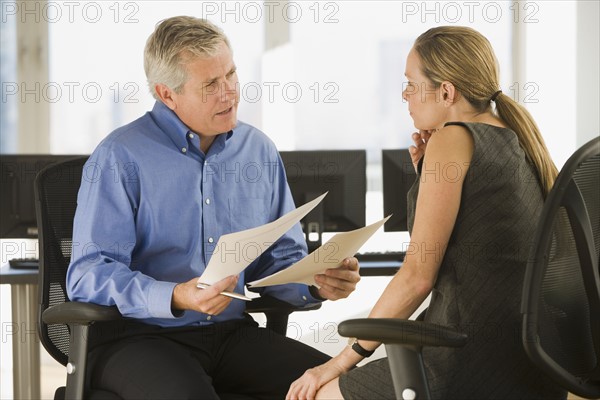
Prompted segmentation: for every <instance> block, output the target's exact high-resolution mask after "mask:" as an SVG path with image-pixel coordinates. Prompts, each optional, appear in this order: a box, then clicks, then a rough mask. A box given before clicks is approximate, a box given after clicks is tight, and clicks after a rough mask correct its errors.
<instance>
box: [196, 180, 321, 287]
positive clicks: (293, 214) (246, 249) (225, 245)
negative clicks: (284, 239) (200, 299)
mask: <svg viewBox="0 0 600 400" xmlns="http://www.w3.org/2000/svg"><path fill="white" fill-rule="evenodd" d="M326 195H327V192H325V193H323V194H322V195H321V196H319V197H317V198H316V199H314V200H312V201H309V202H308V203H306V204H304V205H303V206H301V207H298V208H296V209H295V210H293V211H290V212H289V213H287V214H285V215H284V216H282V217H281V218H279V219H277V220H275V221H273V222H270V223H268V224H266V225H262V226H259V227H256V228H252V229H247V230H245V231H239V232H234V233H229V234H227V235H223V236H221V237H220V238H219V241H218V242H217V246H216V247H215V251H214V253H213V255H212V257H211V259H210V261H209V262H208V265H207V266H206V269H205V270H204V273H203V274H202V276H201V277H200V278H199V279H198V283H204V284H208V285H212V284H214V283H215V282H218V281H220V280H221V279H223V278H226V277H228V276H230V275H237V274H239V273H240V272H242V271H243V270H244V269H245V268H246V267H247V266H248V265H250V264H251V263H252V261H254V260H256V259H257V258H258V257H259V256H260V255H261V254H262V253H263V252H264V251H265V250H267V249H268V248H269V247H270V246H271V245H272V244H273V243H275V242H276V241H277V240H278V239H279V238H280V237H281V236H283V234H284V233H286V232H287V231H288V230H290V229H291V228H292V227H293V226H294V225H295V224H296V223H298V222H299V221H300V220H301V219H302V218H304V216H305V215H306V214H308V213H309V212H310V211H311V210H312V209H313V208H315V207H316V206H317V204H319V203H320V202H321V200H323V198H324V197H325V196H326Z"/></svg>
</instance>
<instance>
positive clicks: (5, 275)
mask: <svg viewBox="0 0 600 400" xmlns="http://www.w3.org/2000/svg"><path fill="white" fill-rule="evenodd" d="M0 284H3V285H4V284H7V285H10V286H11V302H12V324H13V325H12V326H13V327H14V329H13V332H14V335H13V338H12V339H13V396H14V398H15V399H39V398H40V341H39V338H38V334H37V322H38V321H37V312H38V307H39V300H38V297H39V294H38V270H26V269H23V270H15V269H12V268H10V267H9V265H8V264H6V265H4V266H2V268H0Z"/></svg>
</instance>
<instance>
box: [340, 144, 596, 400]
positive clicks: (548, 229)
mask: <svg viewBox="0 0 600 400" xmlns="http://www.w3.org/2000/svg"><path fill="white" fill-rule="evenodd" d="M599 254H600V138H596V139H594V140H592V141H590V142H588V143H587V144H585V145H584V146H582V147H581V148H580V149H579V150H577V151H576V152H575V153H574V154H573V155H572V156H571V157H570V158H569V160H568V161H567V162H566V164H565V165H564V167H563V168H562V170H561V172H560V174H559V176H558V178H557V180H556V182H555V184H554V186H553V188H552V190H551V192H550V193H549V195H548V197H547V199H546V201H545V204H544V207H543V209H542V212H541V215H540V220H539V223H538V227H537V234H536V236H535V241H534V243H533V245H532V247H531V250H530V253H529V259H528V265H527V269H526V273H525V278H524V284H523V296H522V302H521V312H522V314H523V320H522V323H523V332H522V338H521V339H522V344H523V346H524V348H525V351H526V353H527V355H528V357H529V358H530V359H531V360H532V362H533V363H534V364H535V365H537V367H538V368H540V369H541V370H542V371H544V372H545V373H546V374H547V375H548V376H549V377H550V378H551V379H552V380H553V381H555V382H556V383H557V384H559V385H561V386H562V387H563V388H564V389H566V390H568V391H570V392H571V393H574V394H576V395H578V396H581V397H587V398H598V397H600V278H599V275H600V271H599V267H598V258H599ZM338 331H339V333H340V335H342V336H347V337H356V338H359V339H364V340H373V341H377V342H382V343H384V344H385V348H386V352H387V355H388V360H389V363H390V370H391V374H392V381H393V384H394V390H395V394H396V398H398V399H414V398H430V394H429V387H428V383H427V377H426V375H425V370H424V367H423V360H422V357H421V349H422V348H423V346H446V347H460V346H463V345H464V344H465V343H466V341H467V336H466V335H465V334H463V333H461V332H459V331H457V330H455V329H452V328H450V327H444V326H440V325H435V324H430V323H425V322H420V321H409V320H401V319H384V318H382V319H375V318H363V319H353V320H347V321H343V322H342V323H340V325H339V326H338Z"/></svg>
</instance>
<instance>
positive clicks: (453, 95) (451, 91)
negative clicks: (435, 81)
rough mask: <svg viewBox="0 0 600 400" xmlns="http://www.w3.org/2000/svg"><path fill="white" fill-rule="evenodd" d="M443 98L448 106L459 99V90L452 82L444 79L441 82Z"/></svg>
mask: <svg viewBox="0 0 600 400" xmlns="http://www.w3.org/2000/svg"><path fill="white" fill-rule="evenodd" d="M440 89H441V91H442V99H443V101H444V105H445V106H446V107H448V106H450V105H452V104H453V103H455V102H456V100H458V91H457V90H456V88H455V87H454V85H453V84H452V83H451V82H448V81H444V82H442V84H441V88H440Z"/></svg>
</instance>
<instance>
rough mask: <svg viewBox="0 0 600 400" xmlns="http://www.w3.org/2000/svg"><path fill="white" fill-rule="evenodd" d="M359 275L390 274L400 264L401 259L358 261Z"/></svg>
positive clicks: (394, 272)
mask: <svg viewBox="0 0 600 400" xmlns="http://www.w3.org/2000/svg"><path fill="white" fill-rule="evenodd" d="M359 264H360V270H359V273H360V276H392V275H395V274H396V272H398V269H400V267H401V266H402V262H401V261H359Z"/></svg>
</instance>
